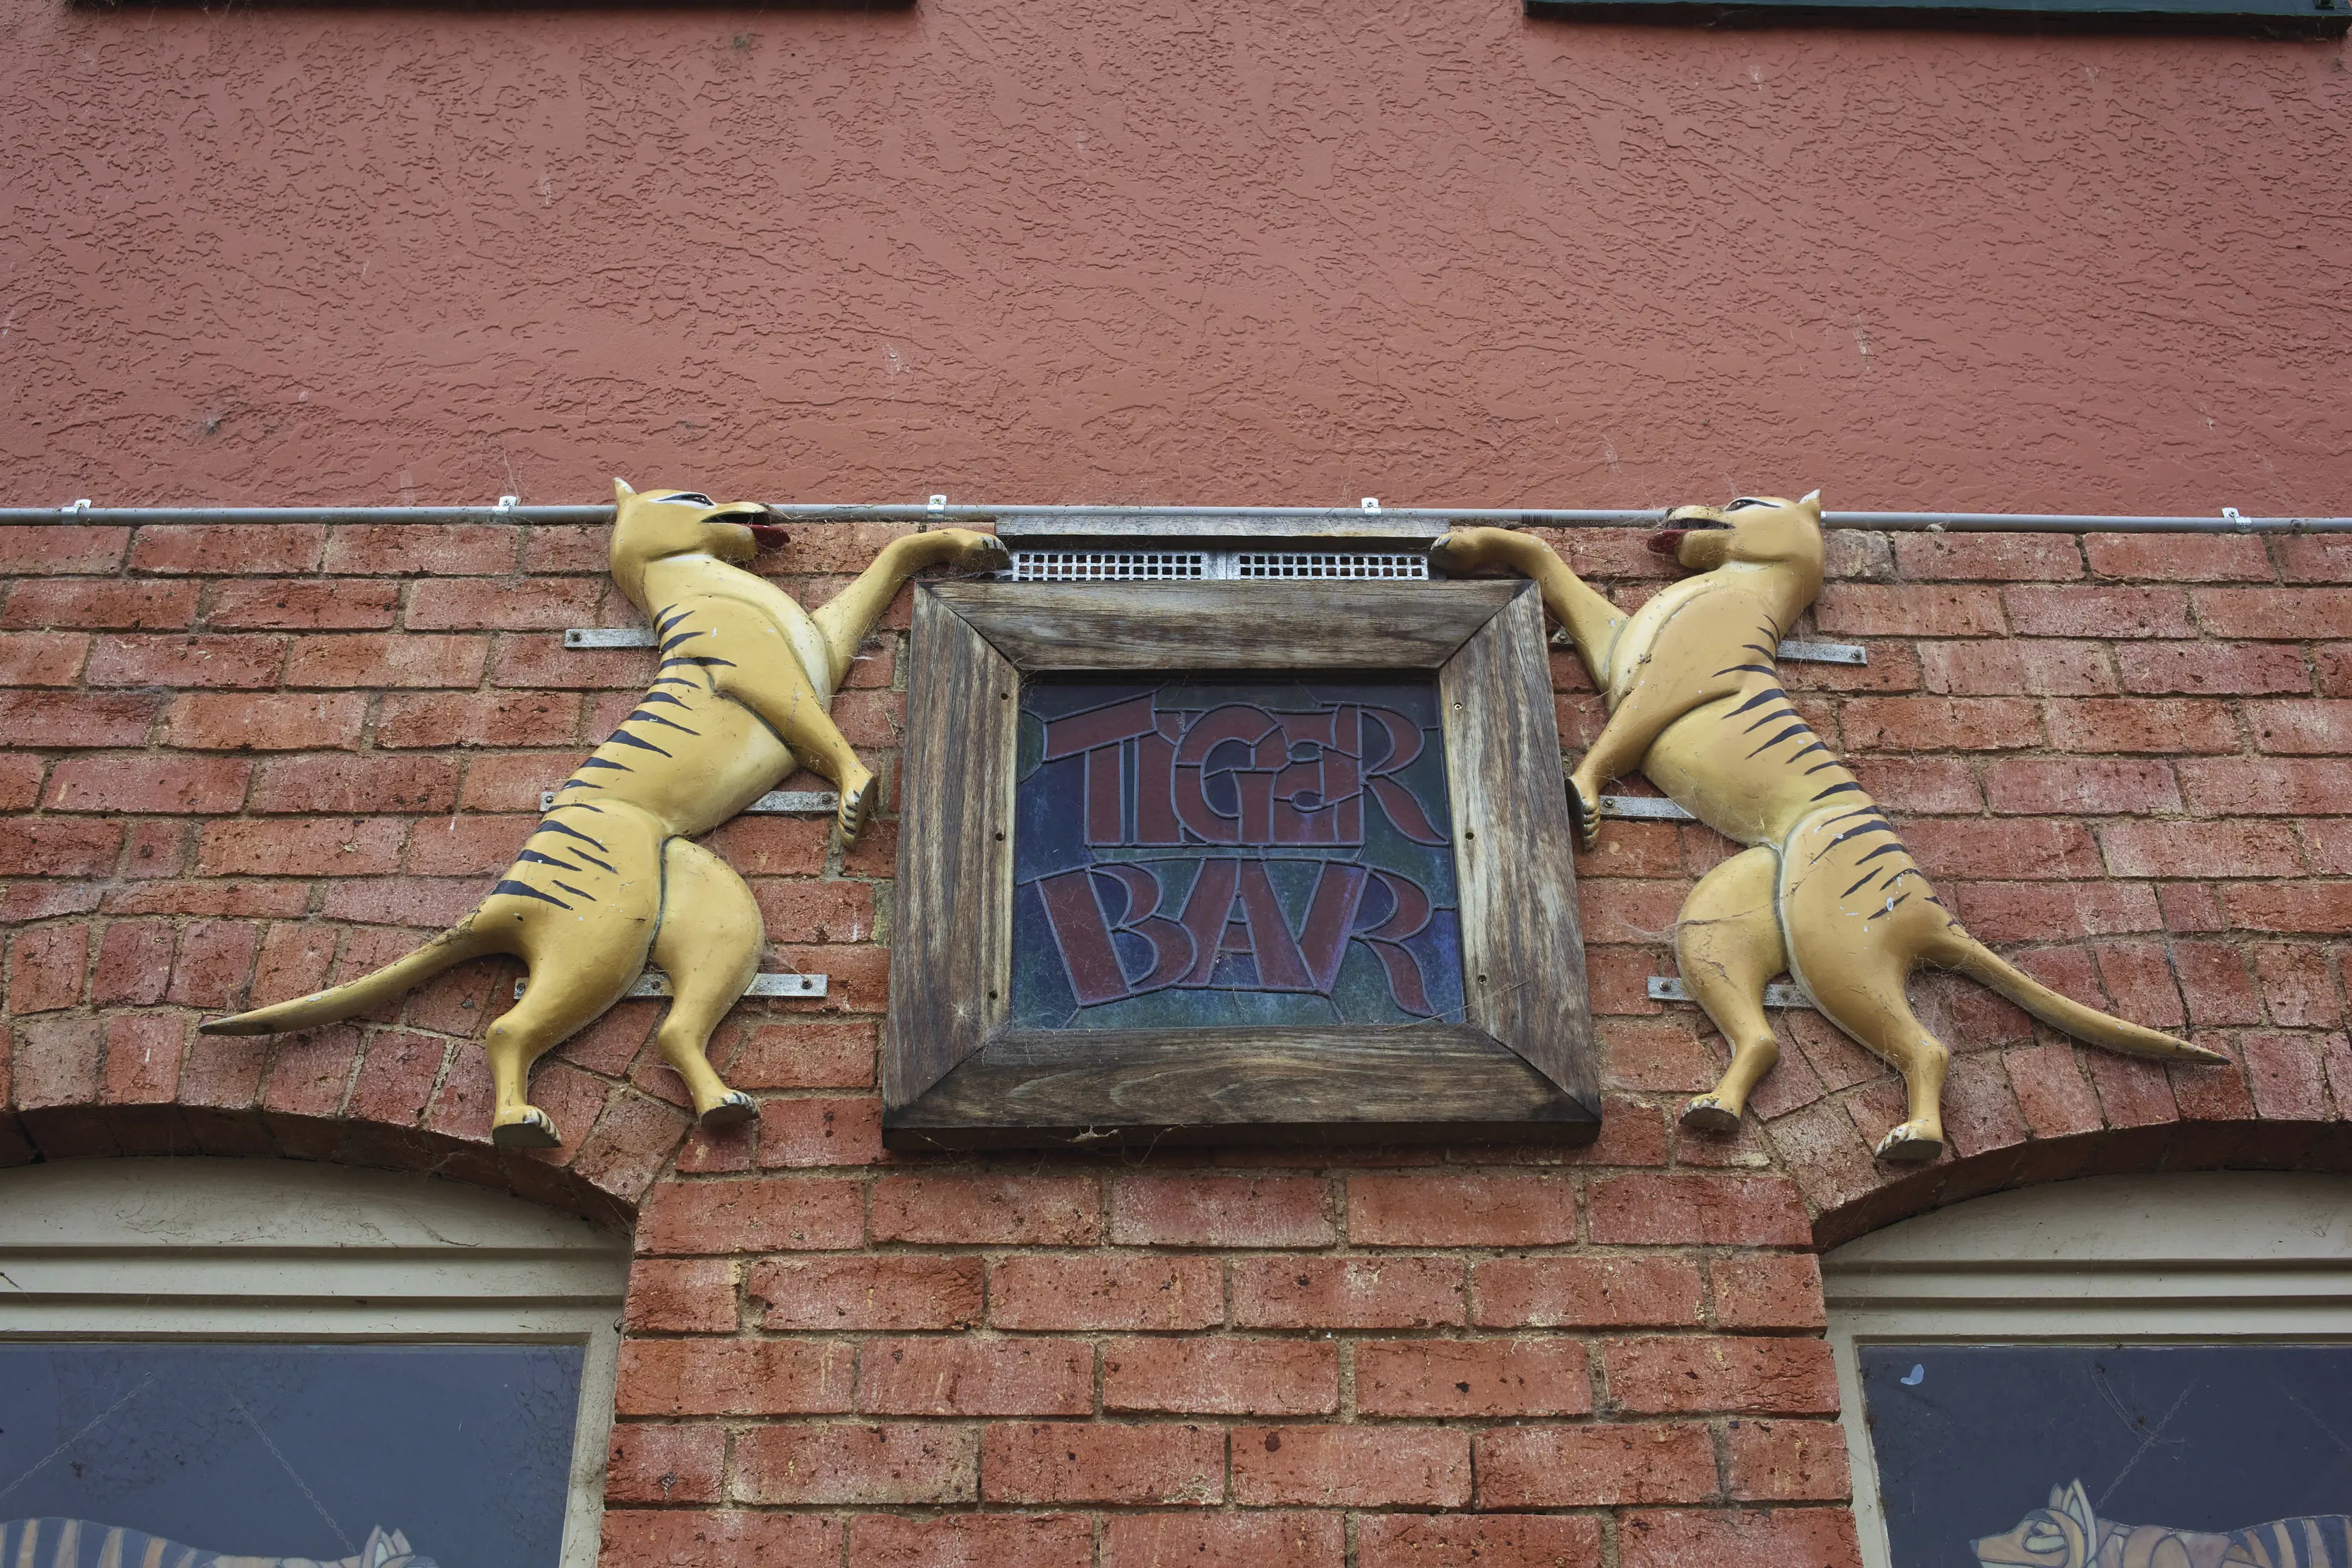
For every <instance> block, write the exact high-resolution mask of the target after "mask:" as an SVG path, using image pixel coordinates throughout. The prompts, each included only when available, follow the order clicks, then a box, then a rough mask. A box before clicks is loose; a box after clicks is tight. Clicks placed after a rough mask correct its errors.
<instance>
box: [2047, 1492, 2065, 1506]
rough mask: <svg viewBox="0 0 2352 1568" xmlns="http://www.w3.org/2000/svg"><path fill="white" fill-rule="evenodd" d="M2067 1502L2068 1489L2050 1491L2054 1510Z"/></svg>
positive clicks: (2051, 1504)
mask: <svg viewBox="0 0 2352 1568" xmlns="http://www.w3.org/2000/svg"><path fill="white" fill-rule="evenodd" d="M2065 1500H2066V1489H2065V1488H2064V1487H2052V1488H2051V1489H2050V1506H2051V1507H2052V1508H2056V1507H2058V1506H2060V1505H2061V1504H2063V1502H2064V1501H2065Z"/></svg>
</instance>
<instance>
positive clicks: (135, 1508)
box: [0, 1343, 582, 1568]
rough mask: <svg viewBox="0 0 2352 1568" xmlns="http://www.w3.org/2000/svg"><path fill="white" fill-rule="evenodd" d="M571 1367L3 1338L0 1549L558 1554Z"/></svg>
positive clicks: (261, 1555) (560, 1355)
mask: <svg viewBox="0 0 2352 1568" xmlns="http://www.w3.org/2000/svg"><path fill="white" fill-rule="evenodd" d="M581 1360H582V1352H581V1350H580V1347H578V1346H576V1345H429V1346H427V1345H353V1344H268V1345H250V1344H248V1345H230V1344H184V1343H173V1344H45V1343H5V1344H0V1563H7V1564H12V1565H13V1564H15V1563H18V1562H19V1561H26V1562H32V1563H38V1564H40V1568H51V1564H52V1563H65V1564H68V1565H69V1568H96V1565H98V1564H100V1563H118V1562H119V1563H122V1564H123V1565H124V1568H131V1564H139V1563H146V1562H147V1561H148V1560H149V1559H148V1555H147V1553H148V1552H149V1551H150V1549H151V1542H152V1541H157V1540H160V1541H164V1542H171V1543H172V1544H171V1545H170V1546H168V1547H165V1548H163V1549H162V1550H161V1552H160V1554H159V1555H158V1556H157V1557H156V1559H155V1561H157V1562H160V1563H166V1564H171V1565H173V1568H178V1564H180V1563H181V1562H182V1557H181V1552H182V1550H183V1549H185V1548H194V1550H195V1555H194V1559H193V1562H192V1563H191V1568H205V1565H206V1564H209V1563H211V1562H212V1559H213V1556H214V1555H215V1554H218V1555H220V1556H223V1557H236V1558H258V1559H261V1560H264V1561H270V1560H275V1559H278V1558H302V1559H310V1560H315V1561H317V1562H320V1563H346V1562H348V1563H354V1564H355V1565H356V1568H428V1565H431V1568H555V1565H556V1563H557V1560H558V1557H559V1555H560V1553H561V1551H562V1541H563V1511H564V1500H565V1494H566V1481H567V1474H568V1471H569V1469H570V1465H571V1458H572V1431H573V1423H574V1420H575V1418H576V1416H577V1415H578V1413H579V1404H580V1368H581ZM75 1521H79V1522H75ZM118 1531H119V1532H121V1533H120V1534H116V1533H115V1532H118ZM110 1535H112V1536H114V1539H113V1542H112V1546H113V1550H114V1555H113V1556H108V1555H107V1552H108V1547H109V1539H108V1538H109V1537H110ZM27 1536H31V1537H32V1541H31V1542H30V1543H29V1545H28V1544H27V1542H26V1537H27ZM61 1544H62V1545H63V1547H64V1550H63V1552H62V1553H61V1552H60V1546H61ZM25 1553H29V1554H28V1555H20V1554H25Z"/></svg>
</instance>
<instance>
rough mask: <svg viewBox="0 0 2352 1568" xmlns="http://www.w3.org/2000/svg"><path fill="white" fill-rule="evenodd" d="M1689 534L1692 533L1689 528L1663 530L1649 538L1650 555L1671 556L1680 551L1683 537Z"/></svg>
mask: <svg viewBox="0 0 2352 1568" xmlns="http://www.w3.org/2000/svg"><path fill="white" fill-rule="evenodd" d="M1690 532H1692V530H1691V529H1689V528H1664V529H1661V530H1659V531H1658V532H1656V533H1654V534H1652V535H1651V536H1650V553H1651V554H1652V555H1673V554H1674V553H1675V551H1677V550H1679V549H1682V546H1683V538H1684V536H1685V535H1686V534H1689V533H1690Z"/></svg>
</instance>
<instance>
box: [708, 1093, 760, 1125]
mask: <svg viewBox="0 0 2352 1568" xmlns="http://www.w3.org/2000/svg"><path fill="white" fill-rule="evenodd" d="M759 1113H760V1103H759V1102H758V1101H756V1100H754V1099H752V1098H751V1096H750V1095H749V1094H746V1093H744V1092H742V1091H741V1090H740V1089H730V1090H729V1091H728V1092H727V1096H726V1098H725V1099H723V1100H720V1101H719V1102H718V1103H715V1104H713V1105H712V1106H711V1107H710V1108H709V1110H706V1111H703V1112H700V1113H698V1114H697V1115H696V1117H695V1120H697V1121H698V1122H700V1123H701V1124H703V1125H704V1126H706V1127H732V1126H737V1125H740V1124H742V1123H745V1122H748V1121H750V1120H751V1118H752V1117H754V1116H757V1115H758V1114H759Z"/></svg>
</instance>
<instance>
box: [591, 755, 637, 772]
mask: <svg viewBox="0 0 2352 1568" xmlns="http://www.w3.org/2000/svg"><path fill="white" fill-rule="evenodd" d="M580 766H581V767H583V768H611V769H613V771H614V772H615V773H634V772H635V771H636V769H635V768H632V767H630V766H629V765H628V764H627V763H625V762H610V761H607V760H605V759H604V758H602V757H592V758H588V760H587V761H585V762H583V763H582V764H581V765H580Z"/></svg>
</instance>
